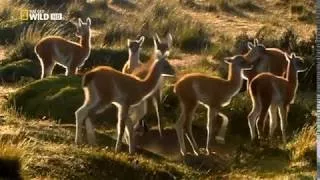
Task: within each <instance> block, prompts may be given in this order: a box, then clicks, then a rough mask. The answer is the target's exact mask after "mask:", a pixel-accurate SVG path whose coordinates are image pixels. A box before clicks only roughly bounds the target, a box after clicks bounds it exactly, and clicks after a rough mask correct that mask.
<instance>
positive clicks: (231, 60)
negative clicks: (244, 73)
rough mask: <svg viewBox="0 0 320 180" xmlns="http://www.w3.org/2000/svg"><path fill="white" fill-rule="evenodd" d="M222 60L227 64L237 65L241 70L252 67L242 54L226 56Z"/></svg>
mask: <svg viewBox="0 0 320 180" xmlns="http://www.w3.org/2000/svg"><path fill="white" fill-rule="evenodd" d="M224 62H225V63H227V64H232V65H235V66H236V67H239V68H240V69H243V70H250V69H252V67H253V65H252V64H251V63H249V62H248V61H247V60H246V59H245V58H244V56H242V55H237V56H233V57H227V58H225V59H224Z"/></svg>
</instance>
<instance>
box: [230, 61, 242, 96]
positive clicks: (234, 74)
mask: <svg viewBox="0 0 320 180" xmlns="http://www.w3.org/2000/svg"><path fill="white" fill-rule="evenodd" d="M241 73H242V69H241V68H239V67H238V66H236V65H234V64H229V68H228V79H227V81H228V86H229V87H228V90H227V91H230V92H234V93H236V92H238V91H239V90H240V88H241V87H242V82H243V80H242V77H241V76H242V74H241Z"/></svg>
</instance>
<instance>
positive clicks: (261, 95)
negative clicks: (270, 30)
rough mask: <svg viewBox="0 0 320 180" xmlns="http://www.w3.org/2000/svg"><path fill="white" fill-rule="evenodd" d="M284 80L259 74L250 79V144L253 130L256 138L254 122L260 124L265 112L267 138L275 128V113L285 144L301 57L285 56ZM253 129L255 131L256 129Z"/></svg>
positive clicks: (255, 138)
mask: <svg viewBox="0 0 320 180" xmlns="http://www.w3.org/2000/svg"><path fill="white" fill-rule="evenodd" d="M286 60H287V62H288V63H287V64H288V66H287V72H286V77H282V76H276V75H274V74H271V73H261V74H259V75H257V76H256V77H255V78H253V79H252V81H251V83H250V85H249V94H250V97H251V100H252V110H251V112H250V113H249V115H248V124H249V128H250V134H251V140H252V141H256V140H257V137H256V129H257V133H258V138H260V134H261V132H260V128H259V127H258V122H259V121H260V120H264V119H265V116H266V114H267V112H268V110H269V117H270V128H269V137H270V138H272V136H273V134H274V130H275V129H276V127H277V123H278V121H277V112H278V113H279V116H280V125H281V131H282V140H283V143H284V144H286V140H287V137H286V127H287V124H288V122H287V118H288V112H289V107H290V104H292V103H294V99H295V95H296V92H297V89H298V84H299V82H298V73H299V72H303V71H305V70H306V67H305V64H304V61H303V59H302V58H301V57H299V56H296V55H295V54H294V53H292V54H291V55H290V56H288V55H286ZM256 126H257V127H256Z"/></svg>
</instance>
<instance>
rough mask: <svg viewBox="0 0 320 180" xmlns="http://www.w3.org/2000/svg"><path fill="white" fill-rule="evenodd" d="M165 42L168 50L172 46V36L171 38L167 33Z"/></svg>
mask: <svg viewBox="0 0 320 180" xmlns="http://www.w3.org/2000/svg"><path fill="white" fill-rule="evenodd" d="M167 42H168V46H169V48H171V46H172V36H171V33H168V35H167Z"/></svg>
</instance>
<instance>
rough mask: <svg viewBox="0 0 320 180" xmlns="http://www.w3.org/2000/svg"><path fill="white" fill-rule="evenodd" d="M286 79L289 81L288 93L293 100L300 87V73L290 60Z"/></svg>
mask: <svg viewBox="0 0 320 180" xmlns="http://www.w3.org/2000/svg"><path fill="white" fill-rule="evenodd" d="M286 80H287V82H288V89H287V91H288V92H287V93H288V95H289V97H290V100H291V99H293V98H294V96H295V94H296V92H297V89H298V73H297V71H296V69H295V67H294V65H293V63H292V62H291V61H288V67H287V77H286Z"/></svg>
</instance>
